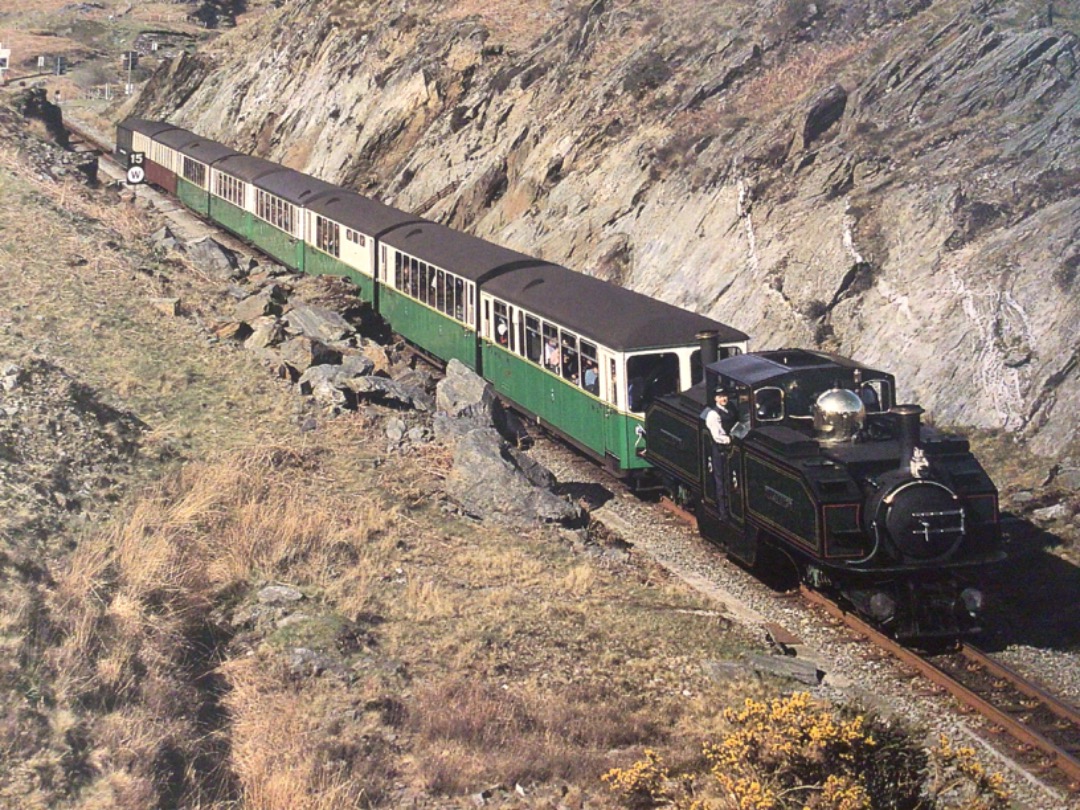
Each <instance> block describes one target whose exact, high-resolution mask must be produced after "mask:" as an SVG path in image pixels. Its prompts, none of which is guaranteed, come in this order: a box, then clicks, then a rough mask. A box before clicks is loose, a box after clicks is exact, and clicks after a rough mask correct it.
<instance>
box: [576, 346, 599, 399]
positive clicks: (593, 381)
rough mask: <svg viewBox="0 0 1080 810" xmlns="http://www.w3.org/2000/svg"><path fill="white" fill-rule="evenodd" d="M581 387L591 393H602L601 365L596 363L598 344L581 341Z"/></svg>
mask: <svg viewBox="0 0 1080 810" xmlns="http://www.w3.org/2000/svg"><path fill="white" fill-rule="evenodd" d="M581 387H582V388H584V389H585V390H586V391H588V392H589V393H590V394H595V395H597V396H599V394H600V366H598V365H597V363H596V346H594V345H593V344H591V343H589V341H587V340H583V341H581Z"/></svg>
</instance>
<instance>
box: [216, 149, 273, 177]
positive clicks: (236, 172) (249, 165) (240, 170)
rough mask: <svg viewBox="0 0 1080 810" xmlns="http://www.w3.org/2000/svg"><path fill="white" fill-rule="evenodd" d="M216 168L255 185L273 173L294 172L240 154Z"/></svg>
mask: <svg viewBox="0 0 1080 810" xmlns="http://www.w3.org/2000/svg"><path fill="white" fill-rule="evenodd" d="M214 168H215V169H217V170H218V171H221V172H224V173H225V174H228V175H231V176H232V177H236V178H239V179H240V180H243V181H244V182H246V183H254V182H255V181H256V180H258V179H259V178H261V177H265V176H266V175H268V174H271V173H272V172H284V171H292V169H286V168H285V167H284V166H282V165H281V164H280V163H274V162H273V161H270V160H264V159H263V158H260V157H254V156H253V155H244V154H241V153H239V152H237V153H236V154H232V155H229V156H228V157H226V158H224V159H223V160H222V161H221V162H220V163H219V164H217V165H216V166H214Z"/></svg>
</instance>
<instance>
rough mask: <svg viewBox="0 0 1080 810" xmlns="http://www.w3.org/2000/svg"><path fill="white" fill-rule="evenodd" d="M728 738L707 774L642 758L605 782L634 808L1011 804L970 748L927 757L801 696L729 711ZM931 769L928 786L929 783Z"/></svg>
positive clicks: (709, 758)
mask: <svg viewBox="0 0 1080 810" xmlns="http://www.w3.org/2000/svg"><path fill="white" fill-rule="evenodd" d="M722 717H723V720H724V721H725V723H726V724H727V726H728V731H727V733H726V734H725V735H724V736H723V737H722V738H721V739H720V741H719V742H716V743H706V744H705V746H704V754H705V763H706V767H707V772H706V773H704V774H702V773H676V774H672V773H671V772H670V771H669V769H668V768H667V767H666V766H665V765H664V763H663V761H662V760H661V758H660V757H659V756H658V755H657V754H656V753H655V752H654V751H652V750H648V749H646V751H645V758H644V759H642V760H639V761H638V762H636V763H634V764H633V765H631V766H630V767H629V768H625V769H615V770H612V771H609V772H608V773H607V774H606V775H605V776H604V777H603V779H604V781H606V782H607V783H608V784H609V787H610V788H611V789H612V790H613V791H615V792H616V793H618V794H619V796H620V798H621V799H622V801H623V802H624V803H625V804H626V806H628V807H658V806H666V807H674V808H678V810H713V809H714V808H715V809H716V810H719V808H727V807H734V808H738V810H788V808H799V810H804V809H806V808H809V809H810V810H825V808H829V810H870V808H876V807H892V808H898V810H902V809H904V808H907V809H908V810H914V808H926V809H927V810H931V809H932V808H942V810H944V808H951V807H965V808H980V809H981V810H1000V809H1001V808H1004V807H1006V806H1007V804H1006V803H1007V801H1008V792H1007V791H1006V790H1005V787H1004V782H1003V780H1002V778H1001V776H1000V775H999V774H992V773H989V772H987V771H986V770H985V768H983V766H982V765H981V764H980V763H979V762H978V761H977V760H976V758H975V752H974V750H973V749H970V748H953V747H952V746H951V745H950V744H949V742H948V741H947V740H946V739H944V738H942V740H941V742H940V744H939V746H938V747H937V748H935V749H934V750H932V751H930V752H924V751H921V750H920V749H919V747H918V746H917V745H916V744H915V743H914V742H913V740H912V737H911V735H910V734H909V733H907V732H906V731H905V730H903V729H901V728H899V727H896V726H894V725H891V724H890V723H888V722H886V721H883V720H881V719H880V718H876V717H872V716H867V715H864V714H859V713H856V712H855V711H853V710H851V709H848V708H841V709H839V710H834V709H831V708H828V707H825V706H823V705H822V704H819V703H816V702H815V701H813V700H811V698H810V696H809V695H808V694H806V693H805V692H798V693H795V694H793V695H790V696H788V697H780V698H775V699H773V700H770V701H759V700H754V699H747V700H746V701H745V703H744V704H743V706H742V707H741V708H734V709H733V708H729V709H725V710H724V712H723V713H722ZM928 765H930V766H932V767H931V769H930V771H931V772H932V779H929V780H928V778H927V777H928Z"/></svg>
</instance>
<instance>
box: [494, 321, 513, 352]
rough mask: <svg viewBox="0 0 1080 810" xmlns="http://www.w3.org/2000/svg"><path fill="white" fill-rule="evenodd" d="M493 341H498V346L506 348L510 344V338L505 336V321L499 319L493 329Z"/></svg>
mask: <svg viewBox="0 0 1080 810" xmlns="http://www.w3.org/2000/svg"><path fill="white" fill-rule="evenodd" d="M495 340H496V341H498V343H499V345H500V346H506V345H507V344H508V343H509V342H510V338H509V337H508V336H507V329H506V321H504V320H502V319H501V318H499V319H498V325H497V326H496V327H495Z"/></svg>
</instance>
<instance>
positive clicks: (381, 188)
mask: <svg viewBox="0 0 1080 810" xmlns="http://www.w3.org/2000/svg"><path fill="white" fill-rule="evenodd" d="M436 9H437V7H436V6H435V5H434V4H431V5H429V4H427V3H426V2H425V1H424V0H420V1H419V2H418V3H417V4H413V6H411V7H410V13H411V14H412V15H414V16H413V19H414V20H415V21H416V24H415V25H413V26H411V27H410V28H409V30H404V29H403V28H402V27H401V26H396V25H394V24H393V23H392V22H391V21H390V19H389V18H388V19H387V21H386V22H385V23H379V22H375V23H373V24H372V25H370V26H366V27H365V29H364V36H363V37H362V38H361V37H358V36H356V33H357V32H356V31H355V30H351V29H350V28H349V27H348V25H344V24H342V23H341V21H340V20H338V19H335V20H333V21H332V20H331V19H330V14H331V12H330V11H329V10H328V9H327V7H326V5H325V4H321V3H318V2H316V1H315V0H297V2H294V3H290V4H286V5H285V6H284V7H283V8H282V9H280V10H277V11H275V12H274V14H275V15H276V16H275V24H274V25H267V26H266V28H265V29H264V30H265V31H267V32H268V33H267V36H266V38H265V39H261V40H259V41H257V42H255V43H254V44H253V45H252V46H250V47H244V48H236V49H234V53H235V54H236V55H235V61H222V62H215V61H213V60H212V59H210V58H209V57H204V56H196V57H182V58H180V59H176V60H173V62H172V63H171V64H170V65H169V66H168V67H166V68H165V69H163V70H162V71H161V72H160V73H159V75H158V76H157V77H155V81H154V86H153V87H152V88H150V89H149V91H148V92H147V93H146V94H145V95H144V97H143V98H142V99H141V100H140V102H139V108H138V109H137V110H135V111H133V112H135V113H136V114H142V115H144V116H146V117H151V118H168V119H169V120H174V121H178V122H179V123H181V124H182V125H185V126H189V127H191V128H192V129H195V130H197V131H199V132H202V133H204V134H206V135H207V136H209V137H216V138H219V139H221V140H224V141H226V142H229V143H234V144H251V143H267V149H266V150H265V151H264V152H263V156H264V157H268V158H272V159H281V158H283V157H284V156H285V153H286V152H287V151H289V150H291V149H292V148H293V147H294V145H295V144H298V143H304V144H305V147H306V151H305V154H306V156H307V165H306V166H305V167H304V168H305V170H306V171H308V172H310V173H312V174H315V175H316V176H320V177H322V178H324V179H326V180H330V181H334V182H341V183H344V184H346V185H350V186H352V187H355V188H358V189H359V190H361V191H377V192H379V193H381V194H382V195H383V196H384V198H386V199H387V200H388V201H389V202H391V203H393V204H395V205H396V206H398V207H400V208H404V209H407V210H411V211H414V212H416V213H417V214H420V215H423V216H426V217H429V218H433V219H436V220H438V221H441V222H444V223H446V224H448V225H451V226H452V227H457V228H463V229H468V230H470V231H472V232H474V233H476V234H478V235H480V236H483V237H485V238H489V239H491V240H492V241H495V242H498V243H500V244H504V245H506V246H508V247H511V248H514V249H517V250H521V251H523V252H526V253H529V254H531V255H542V256H543V258H544V259H546V260H550V261H554V262H560V263H565V264H568V265H569V266H571V267H573V268H574V269H577V270H580V271H583V272H588V273H593V274H596V275H601V276H604V277H606V278H611V279H614V280H617V281H619V282H620V283H623V284H625V285H626V286H629V287H631V288H633V289H636V290H639V291H641V292H644V293H647V294H650V295H653V296H656V297H658V298H661V299H663V300H666V301H669V302H671V303H676V304H680V305H683V306H687V307H689V308H692V309H696V310H698V311H700V312H703V313H706V314H709V315H712V316H714V317H716V318H718V319H720V320H723V321H727V322H729V323H731V324H733V325H734V326H737V327H739V328H741V329H743V330H744V331H746V332H748V333H749V334H751V335H752V336H754V341H753V346H754V347H755V348H771V347H778V346H810V347H821V348H824V349H828V350H831V351H838V352H841V353H844V354H849V355H852V356H854V357H856V358H857V359H859V360H862V361H865V362H868V363H871V364H876V365H879V366H882V367H885V368H887V369H889V370H890V371H893V372H895V373H896V374H897V377H898V379H899V384H900V391H899V392H898V393H899V398H900V399H901V400H909V401H911V400H914V401H919V402H920V403H921V404H923V405H924V407H927V408H928V410H929V411H930V412H931V414H932V415H933V416H934V418H935V419H936V420H937V422H939V423H941V424H950V425H960V426H965V425H966V426H974V427H980V428H996V429H1004V430H1007V431H1011V432H1014V433H1016V434H1017V435H1019V436H1021V437H1023V438H1025V439H1026V440H1027V441H1028V442H1029V444H1030V446H1031V447H1032V448H1033V449H1035V450H1036V451H1038V452H1042V453H1045V454H1050V455H1057V454H1068V453H1072V454H1074V455H1075V453H1076V445H1077V442H1078V441H1080V436H1078V430H1080V428H1078V426H1077V421H1076V419H1075V417H1074V415H1075V413H1076V412H1077V410H1078V408H1080V349H1078V348H1077V347H1078V346H1080V296H1078V295H1077V285H1078V284H1080V269H1078V268H1080V253H1078V252H1077V247H1076V245H1077V239H1076V232H1077V231H1076V223H1077V222H1078V221H1080V197H1077V195H1076V193H1075V189H1076V187H1077V184H1076V178H1077V177H1078V176H1080V139H1078V138H1076V135H1075V133H1076V130H1075V126H1074V124H1073V121H1074V119H1075V117H1076V116H1075V111H1076V110H1077V109H1080V47H1078V43H1077V38H1076V36H1075V34H1074V33H1073V32H1070V31H1069V30H1066V29H1065V28H1062V27H1055V26H1056V25H1057V23H1048V21H1047V19H1046V17H1045V15H1044V16H1042V17H1038V18H1036V17H1031V18H1030V19H1029V18H1025V17H1023V14H1022V13H1021V12H1020V11H1019V10H1018V9H1019V7H1018V6H1016V4H1007V3H997V2H989V3H978V4H971V3H969V2H967V0H944V2H940V3H933V4H930V3H927V2H925V0H905V1H904V2H889V3H880V2H871V0H852V2H847V3H834V4H824V3H818V4H781V5H780V6H778V5H777V4H773V3H761V4H745V3H736V2H734V0H731V2H717V3H707V4H693V5H690V4H687V5H683V4H673V5H671V6H670V7H660V8H658V9H651V10H646V9H645V7H644V6H642V7H641V8H640V9H639V8H637V7H635V6H631V7H628V8H626V9H623V10H621V11H620V12H619V14H614V13H613V12H612V11H611V10H610V8H608V7H607V5H605V4H603V3H599V4H593V5H591V6H589V7H588V8H587V9H585V10H581V11H580V12H579V9H578V7H577V6H572V5H557V6H550V7H545V8H543V9H538V10H537V11H536V13H535V14H532V15H530V17H529V18H528V19H527V20H526V19H523V20H521V21H520V25H519V26H518V27H517V30H516V31H515V37H516V38H515V40H514V41H513V42H512V43H508V42H504V41H503V40H502V39H500V37H501V36H502V35H501V34H500V33H499V32H497V31H494V30H488V29H487V28H485V27H484V17H483V15H479V16H477V17H475V18H470V21H469V22H468V23H467V24H464V25H465V29H463V28H462V27H461V26H451V25H446V24H445V23H441V22H437V20H439V19H440V15H439V14H437V13H435V12H436ZM429 12H430V13H429ZM579 13H580V16H577V15H579ZM649 14H653V15H655V16H653V17H650V18H649V20H648V21H647V22H648V24H647V25H646V24H644V23H645V22H646V20H645V17H646V15H649ZM572 15H573V16H572ZM300 21H303V29H302V30H305V31H310V32H311V33H310V34H309V35H308V36H296V35H295V32H296V31H297V30H301V29H300V27H299V26H300ZM1065 24H1066V25H1068V24H1070V23H1068V22H1066V23H1065ZM702 31H711V32H717V34H716V36H715V37H702V36H701V32H702ZM496 45H497V46H499V47H494V46H496ZM504 46H506V47H504ZM623 54H626V55H627V56H625V57H621V56H620V55H623ZM642 54H646V55H647V56H646V57H642V56H641V55H642ZM871 54H872V55H873V58H868V57H869V55H871ZM268 65H271V66H272V67H269V68H268V67H267V66H268ZM293 70H303V71H304V73H303V76H302V77H301V76H298V75H293V74H292V73H291V71H293ZM466 72H468V75H469V76H470V80H469V82H467V83H465V82H461V81H460V76H462V75H464V74H465V73H466ZM840 76H842V77H843V78H842V81H839V82H838V81H837V77H840ZM568 77H573V81H572V82H570V83H568ZM569 86H572V87H573V90H572V92H568V91H567V87H569ZM311 87H334V88H336V92H335V93H332V94H330V93H328V94H324V95H323V96H319V95H317V94H313V93H311V92H310V88H311ZM180 98H182V99H185V100H186V101H185V103H184V107H183V109H181V110H175V109H174V107H173V104H174V103H175V99H180ZM256 98H267V99H271V98H272V99H273V101H274V104H273V109H270V107H265V108H259V107H257V106H255V105H254V104H253V103H252V101H251V100H252V99H256ZM271 126H272V127H273V131H274V133H275V135H274V139H273V145H272V146H271V145H270V144H269V143H268V142H267V139H266V137H265V132H266V131H268V129H269V128H270V127H271ZM1070 447H1071V448H1072V449H1070Z"/></svg>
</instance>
